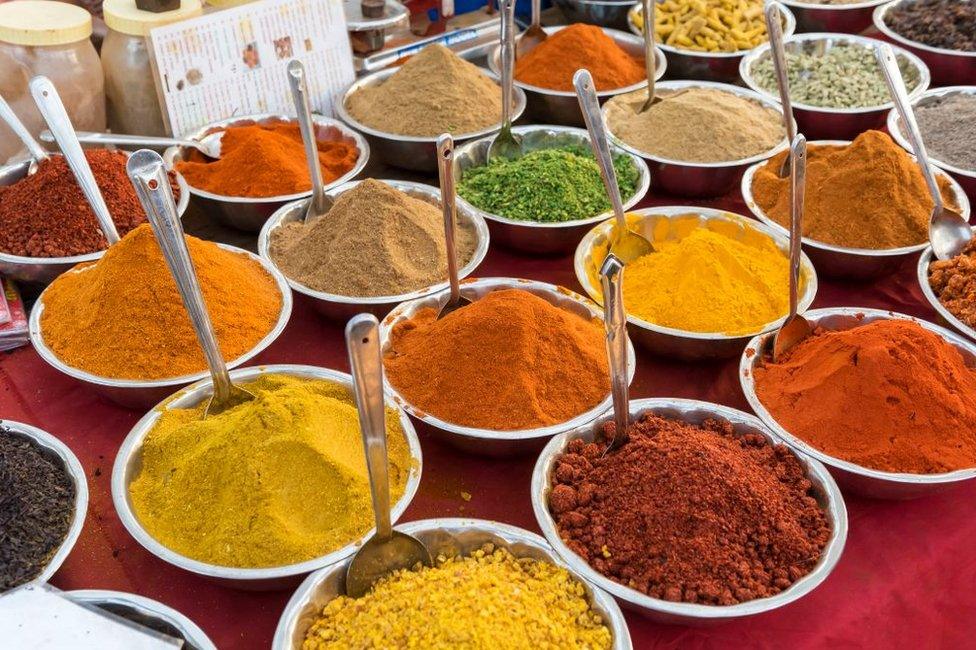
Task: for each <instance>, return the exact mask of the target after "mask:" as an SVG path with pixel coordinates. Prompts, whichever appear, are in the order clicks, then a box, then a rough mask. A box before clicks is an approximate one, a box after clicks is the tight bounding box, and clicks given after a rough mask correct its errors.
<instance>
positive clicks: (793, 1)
mask: <svg viewBox="0 0 976 650" xmlns="http://www.w3.org/2000/svg"><path fill="white" fill-rule="evenodd" d="M781 2H782V3H783V4H784V5H786V6H787V7H789V8H790V11H792V12H793V16H795V17H796V31H797V33H799V34H802V33H805V32H832V33H834V34H860V33H861V32H863V31H864V30H865V29H867V28H868V27H870V26H871V15H872V14H873V13H874V8H875V7H877V6H878V5H880V4H884V3H885V2H887V0H866V1H865V0H862V1H861V2H854V3H850V4H838V5H829V4H819V3H815V2H803V0H781Z"/></svg>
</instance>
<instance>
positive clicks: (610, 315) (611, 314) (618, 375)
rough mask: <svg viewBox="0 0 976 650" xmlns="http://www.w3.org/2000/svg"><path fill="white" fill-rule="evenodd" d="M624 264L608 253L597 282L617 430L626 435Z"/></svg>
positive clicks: (627, 412)
mask: <svg viewBox="0 0 976 650" xmlns="http://www.w3.org/2000/svg"><path fill="white" fill-rule="evenodd" d="M623 274H624V265H623V262H621V261H620V260H619V259H617V257H616V256H615V255H613V254H612V253H611V254H610V255H607V257H606V259H605V260H603V266H602V267H601V268H600V282H601V284H602V285H603V320H604V326H605V327H606V333H607V356H608V357H609V360H610V390H611V391H612V394H613V417H614V421H615V422H616V424H617V434H618V435H620V436H626V435H627V425H628V414H629V411H630V403H629V402H630V396H629V390H628V387H627V314H626V312H625V311H624V294H623Z"/></svg>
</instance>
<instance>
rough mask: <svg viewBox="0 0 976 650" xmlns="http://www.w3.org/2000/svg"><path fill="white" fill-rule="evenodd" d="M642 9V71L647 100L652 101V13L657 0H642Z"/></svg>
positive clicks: (653, 67) (655, 62) (654, 72)
mask: <svg viewBox="0 0 976 650" xmlns="http://www.w3.org/2000/svg"><path fill="white" fill-rule="evenodd" d="M642 2H643V9H644V71H645V72H646V73H647V101H648V102H652V101H654V83H655V82H654V77H655V76H656V75H657V58H656V57H655V56H654V13H655V5H657V0H642Z"/></svg>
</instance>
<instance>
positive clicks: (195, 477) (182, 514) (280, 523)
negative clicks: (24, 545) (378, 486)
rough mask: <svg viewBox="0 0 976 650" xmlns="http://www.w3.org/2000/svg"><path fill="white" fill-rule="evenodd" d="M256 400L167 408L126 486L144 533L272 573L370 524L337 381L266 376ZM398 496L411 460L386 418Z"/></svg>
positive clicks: (347, 407) (345, 393) (354, 429)
mask: <svg viewBox="0 0 976 650" xmlns="http://www.w3.org/2000/svg"><path fill="white" fill-rule="evenodd" d="M245 387H246V388H247V389H248V390H249V391H251V392H252V393H254V394H255V395H256V396H257V399H256V400H253V401H250V402H246V403H244V404H241V405H239V406H237V407H235V408H232V409H230V410H228V411H225V412H223V413H220V414H218V415H211V416H209V417H207V418H206V419H201V416H202V415H203V406H202V405H201V406H200V407H199V408H192V409H166V410H164V411H163V412H162V415H161V417H160V418H159V420H158V421H157V423H156V425H155V426H154V427H153V429H152V430H151V431H150V432H149V435H148V436H147V437H146V439H145V443H144V446H143V462H142V469H141V471H140V472H139V475H138V476H137V477H136V479H135V480H134V481H133V482H132V484H131V485H130V486H129V491H130V495H131V498H132V505H133V508H134V510H135V514H136V516H137V517H138V518H139V520H140V521H141V522H142V524H143V526H145V528H146V529H147V530H148V531H149V533H150V534H151V535H152V536H153V537H155V538H156V539H157V540H158V541H159V542H161V543H162V544H164V545H165V546H167V547H169V548H170V549H172V550H174V551H176V552H178V553H181V554H182V555H185V556H187V557H190V558H193V559H196V560H201V561H203V562H209V563H211V564H217V565H221V566H233V567H269V566H281V565H286V564H293V563H296V562H303V561H305V560H310V559H312V558H315V557H318V556H321V555H325V554H327V553H330V552H332V551H335V550H336V549H338V548H341V547H343V546H345V545H346V544H349V543H350V542H352V541H354V540H356V539H357V538H359V537H361V536H362V535H363V534H365V533H366V532H367V531H369V529H370V528H372V526H373V512H372V504H371V501H370V495H369V481H368V478H367V476H368V475H367V471H366V457H365V454H364V452H363V443H362V436H361V434H360V430H359V417H358V413H357V411H356V404H355V398H354V397H353V396H352V394H351V393H350V392H349V390H348V389H347V388H346V387H344V386H342V385H340V384H337V383H333V382H329V381H324V380H311V379H303V378H299V377H291V376H285V375H276V374H266V375H261V376H260V377H259V378H258V379H256V380H255V381H253V382H251V383H248V384H245ZM386 429H387V446H388V449H389V466H390V497H391V500H392V502H393V503H396V501H397V500H398V499H399V498H400V497H401V496H402V495H403V492H404V489H405V487H406V483H407V478H408V476H409V474H410V471H411V468H412V465H413V461H412V459H411V457H410V449H409V447H408V445H407V439H406V436H405V435H404V432H403V429H402V427H401V426H400V420H399V416H398V414H397V412H396V411H395V410H392V409H387V413H386Z"/></svg>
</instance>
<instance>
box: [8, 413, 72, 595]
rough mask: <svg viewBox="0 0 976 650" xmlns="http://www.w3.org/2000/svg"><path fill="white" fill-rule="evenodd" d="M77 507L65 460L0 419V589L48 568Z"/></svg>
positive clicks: (21, 582) (20, 582) (22, 581)
mask: <svg viewBox="0 0 976 650" xmlns="http://www.w3.org/2000/svg"><path fill="white" fill-rule="evenodd" d="M74 510H75V486H74V483H72V481H71V477H70V476H69V475H68V472H67V470H66V469H65V467H64V465H63V464H62V463H61V462H59V461H56V460H54V459H53V458H51V456H49V455H48V454H46V453H44V452H42V451H41V449H40V448H39V447H38V446H37V445H36V444H35V443H34V442H33V441H31V440H28V439H27V438H24V437H23V436H20V435H18V434H16V433H14V432H13V431H11V430H10V429H8V428H7V427H5V426H3V422H2V421H0V593H3V592H5V591H7V590H8V589H13V588H14V587H18V586H20V585H22V584H25V583H27V582H30V581H31V580H33V579H34V578H36V577H37V576H38V575H39V574H40V573H41V572H42V571H44V567H46V566H47V563H48V562H49V561H50V560H51V557H52V556H53V555H54V554H55V553H56V552H57V550H58V548H59V547H60V546H61V542H63V541H64V538H65V537H66V536H67V534H68V529H69V528H70V527H71V521H72V519H73V518H74Z"/></svg>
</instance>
